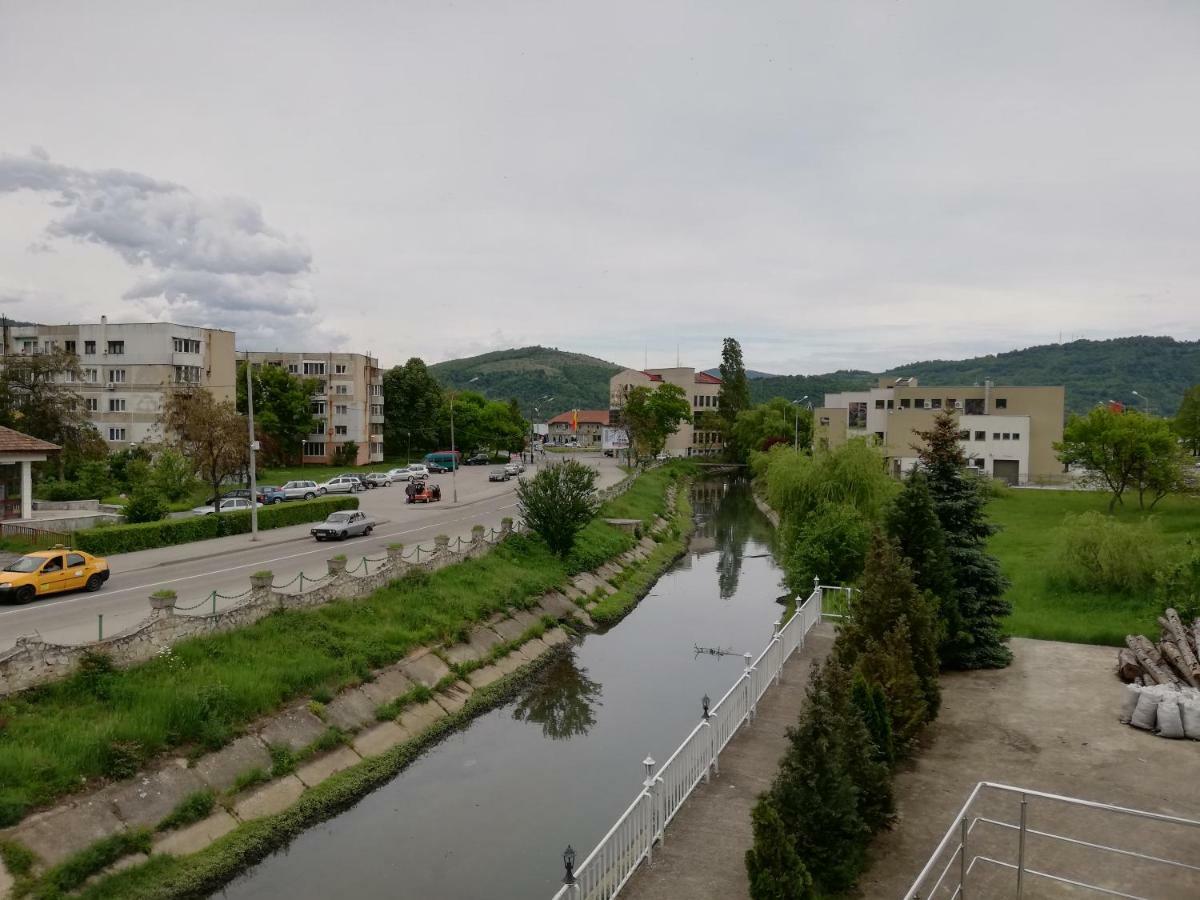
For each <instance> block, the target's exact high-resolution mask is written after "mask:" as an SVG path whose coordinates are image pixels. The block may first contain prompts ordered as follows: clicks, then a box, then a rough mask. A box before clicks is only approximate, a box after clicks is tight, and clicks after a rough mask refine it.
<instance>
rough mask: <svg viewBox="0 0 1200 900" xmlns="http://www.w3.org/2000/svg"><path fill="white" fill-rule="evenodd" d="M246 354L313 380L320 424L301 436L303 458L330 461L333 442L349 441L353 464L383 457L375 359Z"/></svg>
mask: <svg viewBox="0 0 1200 900" xmlns="http://www.w3.org/2000/svg"><path fill="white" fill-rule="evenodd" d="M242 355H243V354H239V356H242ZM248 355H249V357H250V364H251V365H253V366H279V367H281V368H284V369H286V370H287V371H288V372H290V373H292V374H293V375H299V376H300V377H302V378H315V379H316V380H317V381H318V389H317V392H316V393H315V394H313V397H312V411H313V415H314V416H315V417H316V418H317V421H318V423H319V424H318V426H317V431H316V432H314V433H313V434H310V435H309V436H308V437H307V439H306V440H305V441H304V462H306V463H331V462H333V457H334V453H335V452H336V451H337V448H338V445H339V444H345V443H348V442H350V441H353V442H354V443H355V444H356V445H357V447H358V454H357V456H356V458H355V462H354V464H355V465H365V464H367V463H373V462H382V461H383V372H382V370H381V369H380V368H379V360H378V359H376V358H375V357H373V356H365V355H363V354H361V353H291V352H288V353H282V352H278V351H275V352H271V353H260V352H251V353H249V354H248Z"/></svg>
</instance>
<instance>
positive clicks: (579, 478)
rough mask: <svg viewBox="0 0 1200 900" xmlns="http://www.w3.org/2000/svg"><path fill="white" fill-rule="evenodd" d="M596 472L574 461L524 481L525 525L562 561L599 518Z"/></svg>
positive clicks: (519, 494)
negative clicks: (597, 514)
mask: <svg viewBox="0 0 1200 900" xmlns="http://www.w3.org/2000/svg"><path fill="white" fill-rule="evenodd" d="M595 488H596V470H595V469H593V468H592V467H591V466H585V465H584V464H583V463H579V462H576V461H575V460H573V459H569V460H566V461H565V462H561V463H557V464H556V465H553V466H549V467H547V468H544V469H542V471H540V472H538V473H537V475H535V476H534V477H533V478H522V479H521V480H520V482H519V483H518V485H517V503H518V504H519V506H520V508H521V515H522V516H524V517H525V522H526V523H527V524H528V525H529V527H530V528H531V529H533V531H535V532H537V535H538V536H539V537H540V538H541V539H542V540H543V541H545V542H546V546H547V547H549V548H550V550H551V551H552V552H553V553H554V554H555V555H556V556H559V557H565V556H566V555H567V554H568V553H570V552H571V547H572V546H573V545H574V543H575V536H576V535H577V534H579V532H581V531H582V530H583V528H584V526H585V525H587V524H588V523H589V522H591V521H592V519H594V518H595V516H596V510H597V509H598V508H599V504H598V503H597V501H596V489H595Z"/></svg>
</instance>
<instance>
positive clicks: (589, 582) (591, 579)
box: [571, 572, 600, 597]
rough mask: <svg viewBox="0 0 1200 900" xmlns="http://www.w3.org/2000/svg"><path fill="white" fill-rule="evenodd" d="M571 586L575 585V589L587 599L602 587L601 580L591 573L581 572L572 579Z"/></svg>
mask: <svg viewBox="0 0 1200 900" xmlns="http://www.w3.org/2000/svg"><path fill="white" fill-rule="evenodd" d="M571 584H573V585H575V589H576V590H578V591H579V592H580V593H582V594H583V595H584V596H585V597H590V596H592V594H593V593H594V592H595V590H596V589H597V588H598V587H600V579H598V578H597V577H596V576H595V575H593V574H592V573H591V572H580V573H579V574H578V575H576V576H575V578H574V579H572V581H571Z"/></svg>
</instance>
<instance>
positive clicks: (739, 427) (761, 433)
mask: <svg viewBox="0 0 1200 900" xmlns="http://www.w3.org/2000/svg"><path fill="white" fill-rule="evenodd" d="M730 433H731V434H732V435H733V439H734V442H735V443H736V446H737V447H738V449H739V451H740V452H741V453H743V454H745V455H746V457H748V456H749V454H750V453H752V452H754V451H762V450H769V449H770V448H771V447H773V446H774V445H775V444H786V445H788V446H789V447H790V446H795V445H797V444H798V445H799V446H800V449H802V450H808V449H809V447H811V446H812V410H810V409H805V408H803V407H801V406H797V405H796V404H794V403H789V402H788V401H787V400H785V399H783V398H782V397H773V398H772V399H770V400H768V401H767V402H766V403H760V404H759V405H758V406H753V407H751V408H750V409H746V410H742V411H741V412H740V413H738V414H737V417H736V419H735V420H734V422H733V426H732V431H731V432H730ZM743 458H745V457H743Z"/></svg>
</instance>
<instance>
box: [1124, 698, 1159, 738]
mask: <svg viewBox="0 0 1200 900" xmlns="http://www.w3.org/2000/svg"><path fill="white" fill-rule="evenodd" d="M1158 703H1159V697H1158V692H1157V691H1152V690H1150V689H1149V688H1143V689H1142V691H1141V692H1140V693H1139V694H1138V701H1137V706H1135V707H1134V709H1133V715H1132V716H1130V717H1129V724H1130V725H1132V726H1133V727H1134V728H1141V729H1142V730H1144V731H1153V730H1154V727H1155V726H1156V725H1157V724H1158Z"/></svg>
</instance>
